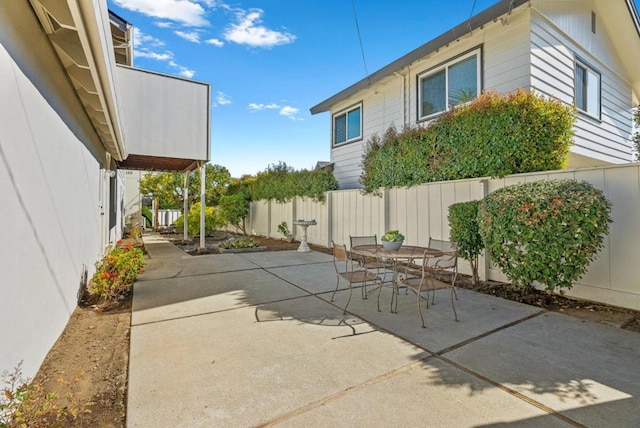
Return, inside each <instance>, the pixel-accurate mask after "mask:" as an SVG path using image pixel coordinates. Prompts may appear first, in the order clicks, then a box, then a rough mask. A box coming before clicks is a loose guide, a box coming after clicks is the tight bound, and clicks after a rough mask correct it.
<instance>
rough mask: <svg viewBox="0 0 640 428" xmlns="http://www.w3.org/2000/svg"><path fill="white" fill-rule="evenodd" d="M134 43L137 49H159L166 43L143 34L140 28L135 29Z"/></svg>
mask: <svg viewBox="0 0 640 428" xmlns="http://www.w3.org/2000/svg"><path fill="white" fill-rule="evenodd" d="M133 43H134V45H135V46H136V47H141V46H152V47H154V48H157V47H160V46H164V42H163V41H162V40H160V39H157V38H155V37H153V36H150V35H148V34H145V33H143V32H142V31H140V29H139V28H138V27H133Z"/></svg>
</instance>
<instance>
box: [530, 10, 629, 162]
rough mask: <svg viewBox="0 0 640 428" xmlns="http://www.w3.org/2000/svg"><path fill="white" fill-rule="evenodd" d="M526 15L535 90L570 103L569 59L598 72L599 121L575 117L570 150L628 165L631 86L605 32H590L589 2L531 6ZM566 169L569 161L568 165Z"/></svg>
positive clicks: (599, 29)
mask: <svg viewBox="0 0 640 428" xmlns="http://www.w3.org/2000/svg"><path fill="white" fill-rule="evenodd" d="M534 5H535V8H534V9H533V10H532V13H531V84H532V86H533V88H534V89H535V91H536V92H538V93H541V94H544V95H547V96H551V97H555V98H557V99H560V100H561V101H563V102H565V103H567V104H573V102H574V89H575V88H574V67H575V65H574V61H575V59H576V58H580V59H581V60H583V61H585V62H586V63H587V64H588V65H590V66H591V67H593V68H594V69H595V70H596V71H598V72H599V73H600V74H601V117H600V120H597V119H595V118H591V117H589V116H587V115H585V114H582V113H580V114H579V115H578V120H577V122H576V125H575V126H574V131H575V134H574V145H573V146H572V147H571V152H573V153H576V154H579V155H582V156H586V157H590V158H594V164H598V163H601V162H608V163H624V162H629V161H631V146H632V145H631V141H630V134H631V120H630V118H631V111H630V107H631V94H632V88H631V84H630V83H629V82H628V81H626V80H625V79H624V78H623V77H622V76H623V73H624V72H623V71H622V65H621V64H622V63H621V61H620V60H619V59H618V58H617V56H616V55H615V53H614V51H613V49H611V48H610V46H611V42H610V40H609V38H608V36H607V33H606V29H605V28H603V27H602V26H600V27H597V31H596V34H594V33H592V32H591V11H592V10H593V9H594V6H595V5H594V4H593V3H592V2H590V1H585V2H576V1H573V2H569V1H567V2H550V1H540V2H534ZM569 166H572V165H571V158H570V161H569Z"/></svg>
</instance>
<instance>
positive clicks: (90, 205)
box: [0, 1, 108, 377]
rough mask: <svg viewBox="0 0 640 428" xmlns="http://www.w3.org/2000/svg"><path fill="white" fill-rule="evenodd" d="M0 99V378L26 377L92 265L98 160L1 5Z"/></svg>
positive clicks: (41, 47) (76, 114)
mask: <svg viewBox="0 0 640 428" xmlns="http://www.w3.org/2000/svg"><path fill="white" fill-rule="evenodd" d="M0 94H1V96H0V200H2V208H1V211H2V214H1V215H0V229H1V230H2V232H3V237H2V243H1V244H0V272H2V280H0V296H2V298H1V299H0V325H2V326H3V328H2V342H1V343H2V344H1V346H0V372H2V371H5V370H11V369H13V368H14V367H15V366H16V365H17V363H18V362H20V361H21V360H23V366H22V369H23V375H24V376H28V377H32V376H33V375H34V374H35V372H36V371H37V369H38V368H39V366H40V364H41V362H42V360H43V359H44V357H45V356H46V354H47V352H48V351H49V349H50V348H51V346H52V345H53V344H54V343H55V341H56V339H57V338H58V336H59V335H60V333H61V332H62V331H63V329H64V327H65V325H66V323H67V321H68V319H69V317H70V315H71V313H72V312H73V310H74V309H75V307H76V293H77V291H78V289H79V285H80V280H81V277H82V274H83V272H84V271H85V269H87V270H88V271H89V272H88V273H89V275H90V274H91V271H92V269H93V263H94V262H95V261H96V260H97V259H98V258H99V257H100V255H101V250H102V248H101V246H102V239H103V238H101V236H103V235H102V230H103V229H102V226H103V223H102V222H103V217H104V216H102V215H101V209H100V204H101V201H103V202H102V203H104V200H103V196H104V190H105V189H106V188H105V182H104V181H103V180H104V177H105V174H103V173H102V171H101V169H100V167H101V161H102V160H104V159H105V157H106V154H105V152H104V149H103V148H102V146H101V145H100V142H99V139H98V136H97V135H96V134H95V132H94V130H93V128H92V126H91V123H90V122H89V120H88V118H87V117H86V114H85V113H84V109H83V108H82V105H81V104H80V102H79V100H78V98H77V96H76V95H75V93H74V91H73V88H72V87H71V85H70V83H69V80H68V79H67V77H66V75H65V74H64V72H63V70H62V67H61V65H60V62H59V60H58V59H57V57H56V56H55V54H54V52H53V50H52V48H51V44H50V43H49V41H48V39H47V38H46V37H45V36H44V34H43V33H42V31H41V28H40V25H39V23H38V22H37V21H36V19H35V17H34V14H33V10H32V9H31V7H30V6H29V3H28V2H14V1H12V2H2V3H0ZM106 182H108V180H106ZM106 194H108V192H107V193H106ZM105 211H106V207H105ZM104 239H106V238H104ZM16 320H18V321H16Z"/></svg>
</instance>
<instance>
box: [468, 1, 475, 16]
mask: <svg viewBox="0 0 640 428" xmlns="http://www.w3.org/2000/svg"><path fill="white" fill-rule="evenodd" d="M475 8H476V0H473V5H472V6H471V13H470V14H469V19H471V17H472V16H473V11H474V10H475Z"/></svg>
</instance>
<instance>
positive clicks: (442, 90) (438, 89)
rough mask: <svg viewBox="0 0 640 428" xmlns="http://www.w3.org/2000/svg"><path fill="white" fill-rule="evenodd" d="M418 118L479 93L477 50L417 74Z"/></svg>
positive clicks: (445, 108) (436, 112)
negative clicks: (419, 74)
mask: <svg viewBox="0 0 640 428" xmlns="http://www.w3.org/2000/svg"><path fill="white" fill-rule="evenodd" d="M418 79H419V83H418V110H419V111H418V117H419V118H420V119H424V118H427V117H429V116H432V115H435V114H438V113H442V112H444V111H447V110H451V109H452V108H454V107H455V106H457V105H460V104H464V103H467V102H469V101H471V100H473V99H474V98H476V97H477V96H478V95H479V94H480V50H479V49H478V50H475V51H473V52H470V53H468V54H465V55H463V56H461V57H458V58H456V59H455V60H453V61H450V62H449V63H446V64H443V65H441V66H439V67H437V68H435V69H433V70H431V71H428V72H426V73H424V74H423V75H421V76H419V77H418Z"/></svg>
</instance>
